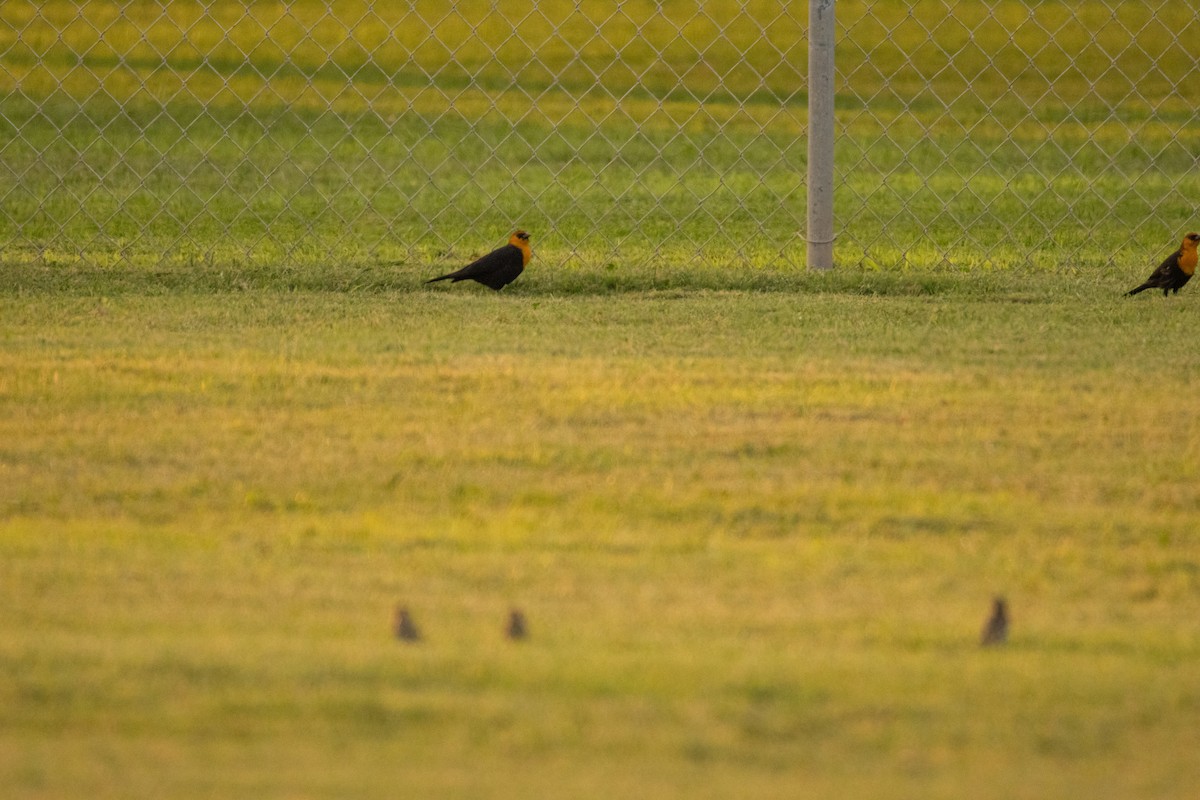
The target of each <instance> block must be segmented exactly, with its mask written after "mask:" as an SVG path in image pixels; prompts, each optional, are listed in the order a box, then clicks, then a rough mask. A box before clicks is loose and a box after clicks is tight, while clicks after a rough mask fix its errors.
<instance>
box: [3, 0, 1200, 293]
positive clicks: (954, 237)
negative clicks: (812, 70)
mask: <svg viewBox="0 0 1200 800" xmlns="http://www.w3.org/2000/svg"><path fill="white" fill-rule="evenodd" d="M837 13H838V20H839V29H840V31H841V34H840V40H839V46H838V54H837V59H838V72H839V78H838V82H837V91H838V96H837V108H838V109H839V111H838V126H837V130H838V134H839V140H838V145H837V148H838V150H837V181H838V185H837V191H836V193H835V205H836V216H837V231H838V242H837V250H836V256H837V258H838V261H839V262H840V263H842V264H846V265H859V264H861V265H863V266H866V267H868V268H872V269H885V270H890V269H897V268H906V267H907V268H922V269H928V268H938V267H946V266H949V267H952V268H958V269H963V268H966V269H973V268H979V267H986V268H1005V269H1007V268H1022V269H1030V268H1032V269H1036V270H1043V271H1055V270H1059V269H1063V268H1080V267H1082V268H1086V269H1101V268H1108V267H1112V266H1114V265H1120V264H1124V263H1126V262H1127V261H1128V260H1130V259H1134V258H1142V257H1144V254H1145V252H1146V250H1147V249H1155V250H1157V249H1158V248H1161V247H1163V246H1164V245H1165V244H1166V243H1167V242H1170V241H1172V240H1175V239H1177V238H1178V237H1179V236H1180V235H1181V234H1182V233H1183V232H1184V231H1185V228H1186V226H1187V225H1189V224H1192V221H1193V220H1192V218H1193V216H1194V209H1195V203H1194V199H1193V198H1192V196H1191V193H1190V190H1189V187H1191V186H1193V185H1194V184H1195V183H1196V181H1197V180H1198V179H1200V167H1198V166H1197V162H1196V159H1195V153H1196V152H1198V151H1200V119H1198V118H1197V108H1200V81H1196V80H1195V75H1196V74H1197V70H1198V69H1200V66H1198V64H1197V60H1196V56H1195V55H1194V53H1195V48H1192V47H1190V46H1188V43H1189V42H1192V41H1195V40H1196V38H1197V37H1198V36H1200V22H1198V21H1197V19H1196V15H1195V14H1194V13H1192V10H1191V9H1190V8H1187V7H1186V6H1184V5H1182V4H1158V7H1154V6H1152V5H1148V4H1145V3H1140V2H1121V3H1114V2H1110V1H1109V0H1089V1H1088V2H1070V3H1066V2H1043V3H1037V4H1034V5H1032V6H1031V5H1030V4H1028V3H1024V2H1015V0H996V2H981V0H962V1H961V2H924V3H919V4H916V5H915V6H913V7H912V11H911V13H910V4H895V3H891V4H886V3H863V2H842V3H839V4H838V12H837ZM0 19H3V20H4V22H6V23H7V25H0V66H3V69H0V156H2V158H0V178H7V179H8V180H6V181H5V183H7V184H8V186H7V189H6V190H5V191H4V194H3V196H2V197H3V202H4V206H3V213H0V242H3V243H4V246H3V248H0V259H3V261H4V262H6V263H16V264H27V263H41V264H51V265H63V266H75V265H78V264H80V263H81V262H82V263H83V264H84V265H100V266H114V265H115V266H126V267H128V266H133V267H138V268H152V267H161V266H163V265H164V264H166V265H171V266H174V267H177V268H182V269H190V270H200V269H217V270H229V269H234V268H239V269H240V268H244V267H245V266H247V265H255V266H264V267H271V266H278V265H280V264H286V265H288V266H292V267H297V268H304V269H318V270H320V269H324V268H325V267H326V266H327V265H328V264H329V263H331V262H332V263H340V262H352V263H354V264H357V265H372V264H377V263H389V262H393V261H405V260H412V261H414V262H423V263H428V261H430V260H432V259H445V260H446V261H450V262H452V261H455V260H457V259H459V258H461V257H463V256H464V255H465V254H466V253H467V252H469V251H470V250H471V249H472V248H477V247H480V246H483V244H481V242H486V243H490V242H492V241H493V240H499V241H503V237H504V236H505V235H507V233H508V231H509V230H511V229H512V228H513V227H515V226H518V225H520V226H523V227H526V228H528V229H529V230H531V231H534V232H536V235H537V238H536V239H535V243H536V244H537V245H538V247H539V253H540V256H541V258H542V259H543V261H544V263H547V264H552V265H555V266H557V267H560V268H567V269H581V270H595V269H598V268H602V267H604V266H606V265H608V264H611V263H614V262H615V263H624V264H630V263H635V264H649V265H653V266H656V267H660V268H663V269H675V268H678V267H681V266H692V265H696V264H701V265H703V266H707V267H713V268H724V267H725V266H728V265H729V264H731V263H736V264H737V265H740V266H748V267H760V268H774V267H777V266H780V265H782V266H785V267H795V266H802V265H803V264H804V243H803V240H802V236H801V235H800V233H799V232H800V231H802V229H803V221H804V218H805V185H804V175H805V170H806V165H805V159H806V152H805V148H806V141H805V126H806V123H807V111H806V95H805V87H806V79H805V74H804V70H805V67H806V45H805V36H806V29H807V19H806V12H805V9H804V7H803V6H796V5H795V4H791V5H787V4H785V7H783V8H782V9H781V7H780V5H779V4H778V3H777V2H759V0H754V1H753V2H747V3H743V4H739V5H738V6H737V7H735V8H731V4H730V3H728V2H706V3H671V4H661V3H650V2H642V0H637V2H624V3H620V4H618V3H614V2H589V3H588V4H587V5H586V7H585V6H582V5H580V4H578V3H574V2H566V1H565V0H558V1H556V2H538V3H536V4H534V3H531V2H515V3H509V4H506V6H505V8H504V11H503V13H501V11H500V10H499V7H498V6H496V4H495V3H492V2H482V1H481V0H480V1H476V2H466V3H456V4H454V8H453V10H450V9H448V8H447V7H446V4H445V3H441V2H429V1H428V0H421V2H417V3H404V4H390V5H389V4H383V3H356V2H346V3H339V4H338V7H337V13H336V14H331V13H330V12H329V6H328V4H327V3H325V2H316V1H315V0H303V1H302V2H297V3H289V4H282V3H253V4H240V5H228V6H218V7H213V6H212V4H207V3H200V2H172V3H169V4H166V5H165V6H159V5H154V4H140V5H133V6H130V5H128V4H124V5H122V4H118V3H113V2H99V1H98V0H97V1H95V2H86V3H77V2H64V1H62V0H56V1H55V2H47V3H38V4H34V3H30V2H26V1H25V0H3V1H2V2H0ZM512 20H519V22H518V23H515V24H514V23H513V22H512Z"/></svg>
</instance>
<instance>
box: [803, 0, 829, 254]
mask: <svg viewBox="0 0 1200 800" xmlns="http://www.w3.org/2000/svg"><path fill="white" fill-rule="evenodd" d="M833 40H834V0H809V3H808V234H807V236H808V267H809V269H830V268H832V267H833Z"/></svg>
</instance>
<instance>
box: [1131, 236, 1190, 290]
mask: <svg viewBox="0 0 1200 800" xmlns="http://www.w3.org/2000/svg"><path fill="white" fill-rule="evenodd" d="M1197 244H1200V233H1189V234H1188V235H1187V236H1184V237H1183V244H1181V245H1180V246H1179V249H1178V250H1176V251H1175V252H1174V253H1171V255H1169V256H1167V257H1166V259H1165V260H1164V261H1163V262H1162V263H1161V264H1159V265H1158V269H1156V270H1154V272H1152V273H1150V277H1149V278H1146V282H1145V283H1143V284H1142V285H1141V286H1138V287H1137V288H1134V289H1130V290H1129V291H1128V292H1126V293H1125V296H1126V297H1132V296H1133V295H1135V294H1137V293H1138V292H1144V291H1146V290H1147V289H1162V292H1163V297H1166V296H1167V292H1174V293H1175V294H1179V290H1180V289H1182V288H1183V285H1184V284H1185V283H1187V282H1188V281H1190V280H1191V279H1192V275H1194V274H1195V273H1196V245H1197Z"/></svg>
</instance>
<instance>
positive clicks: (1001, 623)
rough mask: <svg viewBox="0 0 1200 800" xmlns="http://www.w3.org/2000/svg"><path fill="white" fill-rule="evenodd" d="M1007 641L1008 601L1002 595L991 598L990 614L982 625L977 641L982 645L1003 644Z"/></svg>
mask: <svg viewBox="0 0 1200 800" xmlns="http://www.w3.org/2000/svg"><path fill="white" fill-rule="evenodd" d="M1007 641H1008V603H1007V602H1005V600H1004V598H1003V597H997V598H996V599H994V600H992V616H991V617H989V618H988V621H987V624H986V625H984V626H983V635H982V636H981V637H979V643H980V644H981V645H983V646H984V647H988V646H989V645H994V644H1004V643H1005V642H1007Z"/></svg>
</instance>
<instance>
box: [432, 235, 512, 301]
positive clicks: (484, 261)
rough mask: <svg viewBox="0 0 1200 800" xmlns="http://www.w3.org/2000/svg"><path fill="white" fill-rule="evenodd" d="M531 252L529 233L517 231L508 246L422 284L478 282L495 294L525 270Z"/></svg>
mask: <svg viewBox="0 0 1200 800" xmlns="http://www.w3.org/2000/svg"><path fill="white" fill-rule="evenodd" d="M532 256H533V252H532V251H531V250H530V249H529V234H528V233H526V232H525V231H517V232H516V233H514V234H513V235H512V236H510V237H508V244H506V245H504V247H501V248H499V249H497V250H493V251H492V252H490V253H488V254H487V255H486V256H483V257H482V258H479V259H477V260H476V261H472V262H471V263H470V264H467V265H466V266H465V267H463V268H462V269H460V270H458V271H457V272H451V273H449V274H446V275H439V276H438V277H436V278H430V279H429V280H427V281H425V282H426V283H433V282H434V281H447V280H448V281H450V282H451V283H458V282H459V281H468V280H469V281H478V282H479V283H482V284H483V285H484V286H487V287H488V288H491V289H495V290H496V291H497V292H498V291H500V290H501V289H503V288H504V287H505V286H508V285H509V284H510V283H512V282H513V281H515V280H516V279H517V276H518V275H520V274H521V273H522V272H523V271H524V270H525V265H526V264H528V263H529V259H530V258H531V257H532Z"/></svg>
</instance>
